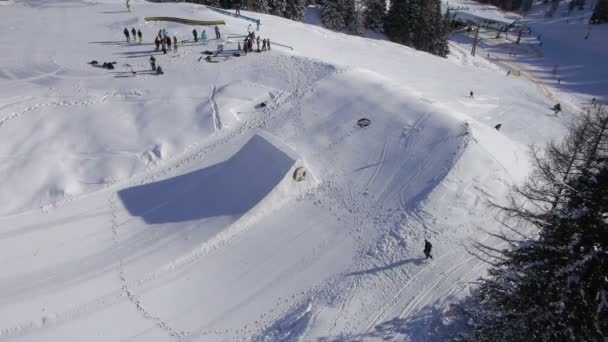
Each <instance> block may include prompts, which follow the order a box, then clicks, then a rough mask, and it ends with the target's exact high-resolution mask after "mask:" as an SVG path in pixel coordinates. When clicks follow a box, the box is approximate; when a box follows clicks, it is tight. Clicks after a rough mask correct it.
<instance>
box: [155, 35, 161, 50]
mask: <svg viewBox="0 0 608 342" xmlns="http://www.w3.org/2000/svg"><path fill="white" fill-rule="evenodd" d="M154 45H156V51H158V50H159V48H160V40H159V39H158V36H156V37H154Z"/></svg>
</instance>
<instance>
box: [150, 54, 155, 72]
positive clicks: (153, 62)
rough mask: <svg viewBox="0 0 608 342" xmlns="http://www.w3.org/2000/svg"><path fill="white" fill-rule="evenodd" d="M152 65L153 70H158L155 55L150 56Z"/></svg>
mask: <svg viewBox="0 0 608 342" xmlns="http://www.w3.org/2000/svg"><path fill="white" fill-rule="evenodd" d="M150 67H151V68H152V71H156V58H154V56H150Z"/></svg>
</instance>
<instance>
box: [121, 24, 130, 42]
mask: <svg viewBox="0 0 608 342" xmlns="http://www.w3.org/2000/svg"><path fill="white" fill-rule="evenodd" d="M122 33H124V34H125V38H127V43H129V42H130V41H131V39H130V38H129V30H127V28H126V27H125V29H124V30H123V31H122Z"/></svg>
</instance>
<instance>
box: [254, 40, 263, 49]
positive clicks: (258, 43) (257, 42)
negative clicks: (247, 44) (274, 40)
mask: <svg viewBox="0 0 608 342" xmlns="http://www.w3.org/2000/svg"><path fill="white" fill-rule="evenodd" d="M255 42H256V44H257V45H258V52H262V50H260V37H258V39H256V41H255Z"/></svg>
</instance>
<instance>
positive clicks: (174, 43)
mask: <svg viewBox="0 0 608 342" xmlns="http://www.w3.org/2000/svg"><path fill="white" fill-rule="evenodd" d="M173 51H175V52H177V37H176V36H173Z"/></svg>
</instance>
